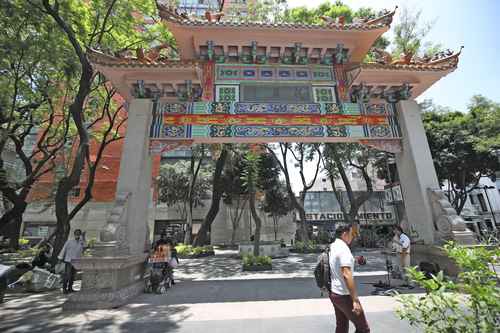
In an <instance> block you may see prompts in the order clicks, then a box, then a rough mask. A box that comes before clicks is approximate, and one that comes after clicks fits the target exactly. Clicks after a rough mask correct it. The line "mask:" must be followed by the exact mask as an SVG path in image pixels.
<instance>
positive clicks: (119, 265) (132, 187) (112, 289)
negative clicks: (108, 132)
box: [64, 99, 153, 310]
mask: <svg viewBox="0 0 500 333" xmlns="http://www.w3.org/2000/svg"><path fill="white" fill-rule="evenodd" d="M152 108H153V103H152V101H151V100H149V99H134V100H132V101H131V102H130V104H129V107H128V119H127V133H126V136H125V140H124V144H123V151H122V155H121V162H120V173H119V177H118V184H117V189H116V199H115V204H114V206H113V208H112V210H111V212H110V214H109V217H108V220H107V224H106V226H105V228H104V230H102V231H101V233H100V242H99V243H98V244H97V245H96V246H95V248H94V249H93V254H92V256H90V257H83V258H81V259H80V260H77V261H75V262H74V266H75V267H76V268H77V269H78V270H81V271H82V273H83V274H82V290H81V291H80V292H79V293H75V294H71V295H70V297H69V298H68V301H67V302H66V303H65V304H64V309H71V310H74V309H102V308H112V307H116V306H120V305H123V304H125V303H126V302H127V301H128V300H129V299H130V298H132V297H134V296H136V295H137V294H139V293H140V292H141V291H142V290H143V288H144V284H143V280H142V278H143V273H144V260H145V259H146V256H147V253H146V250H147V249H148V247H149V231H148V208H149V201H150V199H151V156H150V152H149V127H150V122H151V118H152V113H153V110H152Z"/></svg>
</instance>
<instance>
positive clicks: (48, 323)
mask: <svg viewBox="0 0 500 333" xmlns="http://www.w3.org/2000/svg"><path fill="white" fill-rule="evenodd" d="M315 258H316V255H307V256H300V255H297V256H292V257H291V258H290V262H291V264H292V265H293V262H295V261H300V262H305V263H309V262H310V261H315ZM313 259H314V260H313ZM199 260H200V261H191V260H183V261H182V262H181V266H180V267H179V269H178V270H177V271H178V272H177V273H178V274H177V278H178V279H179V278H181V277H182V278H181V279H179V282H178V283H177V284H176V285H175V286H174V288H172V289H170V290H169V291H168V292H167V294H166V295H154V294H143V295H140V296H139V297H137V298H136V299H134V300H133V301H132V302H131V303H130V304H128V305H127V306H124V307H121V308H119V309H111V310H94V311H80V312H63V311H62V310H61V304H62V303H63V302H64V296H63V295H61V294H59V293H58V292H52V293H42V294H22V295H13V294H9V295H7V299H6V301H7V302H6V303H5V304H2V305H0V331H1V332H9V333H11V332H16V333H17V332H30V333H31V332H55V333H58V332H64V333H66V332H70V333H71V332H75V333H76V332H91V331H93V332H134V333H137V332H175V333H188V332H189V333H190V332H204V331H206V332H211V333H212V332H217V333H219V332H220V333H226V332H227V333H229V332H231V333H233V332H251V333H264V332H266V333H267V332H272V333H276V332H278V331H279V332H280V333H282V332H294V333H302V332H304V333H305V332H333V331H334V320H335V318H334V315H333V308H332V305H331V303H330V301H329V300H328V299H327V298H326V297H321V295H320V292H319V290H318V288H317V287H316V286H315V283H314V280H313V278H312V277H311V276H308V277H296V276H294V274H298V273H297V271H296V270H295V271H294V270H292V269H291V268H290V267H289V268H287V267H286V264H285V263H282V269H281V272H280V273H279V274H276V275H275V276H272V275H271V274H270V275H268V276H267V277H265V278H262V277H258V276H252V275H251V274H250V275H247V276H246V277H247V278H243V277H242V276H240V277H239V278H234V277H233V278H232V276H231V274H229V273H227V274H226V275H228V276H225V277H224V276H220V275H221V274H222V273H221V270H223V266H224V265H222V264H221V263H218V264H217V265H218V267H219V269H211V267H210V265H209V264H208V263H209V262H210V261H212V262H213V261H217V260H220V261H222V262H226V265H227V266H231V267H232V266H233V264H234V263H233V262H232V261H230V260H228V258H227V257H225V256H224V255H222V256H220V257H219V258H210V259H208V258H207V259H205V262H204V263H205V265H203V260H201V259H199ZM238 262H239V261H238ZM310 264H312V262H310ZM183 266H184V269H182V267H183ZM299 266H301V267H303V268H302V269H299V270H298V271H299V273H300V274H304V275H306V273H309V274H311V272H310V267H307V265H306V264H304V265H303V264H300V265H299ZM195 268H196V270H195ZM204 268H205V270H204V271H202V273H200V271H199V269H201V270H203V269H204ZM287 270H290V274H291V276H289V277H286V271H287ZM190 271H191V272H192V274H191V275H190V273H189V272H190ZM238 271H239V270H237V269H235V272H234V274H236V275H238V274H239V273H238ZM245 273H246V272H245ZM200 274H202V275H203V276H201V275H200ZM259 274H262V273H259ZM300 274H299V275H300ZM380 278H381V277H380V275H375V276H359V277H358V278H357V282H358V287H359V290H360V294H361V295H363V296H362V297H361V301H362V304H363V306H364V309H365V312H366V314H367V317H368V320H369V322H370V325H371V328H372V332H375V333H378V332H381V333H384V332H418V331H416V330H412V329H410V328H409V326H408V324H407V323H405V322H402V321H400V320H399V319H397V318H396V316H395V315H394V311H393V310H394V308H395V307H396V306H397V301H396V300H395V299H394V298H392V297H388V296H370V292H371V291H372V289H373V288H372V286H371V285H370V283H371V282H376V281H378V280H379V279H380ZM353 331H354V330H353V329H352V330H351V332H353Z"/></svg>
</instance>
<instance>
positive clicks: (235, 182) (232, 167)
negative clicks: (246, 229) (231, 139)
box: [223, 149, 248, 245]
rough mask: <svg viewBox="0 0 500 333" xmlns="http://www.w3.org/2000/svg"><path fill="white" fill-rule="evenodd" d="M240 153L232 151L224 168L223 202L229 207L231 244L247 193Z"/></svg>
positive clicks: (244, 205)
mask: <svg viewBox="0 0 500 333" xmlns="http://www.w3.org/2000/svg"><path fill="white" fill-rule="evenodd" d="M242 157H243V156H242V154H236V153H234V149H233V154H231V156H230V157H229V158H228V161H227V163H226V168H225V170H224V183H225V185H224V197H223V201H224V203H225V204H226V205H227V206H228V207H229V217H230V219H231V227H232V231H231V244H233V245H234V243H235V240H236V232H237V230H238V228H239V226H240V221H241V218H242V216H243V212H244V211H245V207H246V205H247V203H248V193H247V192H246V188H245V186H244V185H243V181H242V179H241V174H242V171H243V158H242Z"/></svg>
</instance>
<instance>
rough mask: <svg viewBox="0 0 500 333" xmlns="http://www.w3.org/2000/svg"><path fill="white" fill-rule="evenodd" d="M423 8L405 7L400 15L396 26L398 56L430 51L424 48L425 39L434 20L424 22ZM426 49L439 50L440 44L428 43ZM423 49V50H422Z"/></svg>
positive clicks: (396, 50)
mask: <svg viewBox="0 0 500 333" xmlns="http://www.w3.org/2000/svg"><path fill="white" fill-rule="evenodd" d="M421 15H422V10H412V11H410V10H409V9H408V8H406V7H405V8H403V9H402V10H401V14H400V15H399V23H398V24H396V25H395V26H394V51H393V53H394V54H395V55H396V56H399V55H400V54H401V53H404V54H407V55H408V54H415V55H416V54H419V52H420V53H429V52H425V50H423V39H424V38H425V37H426V36H427V35H428V34H429V32H430V31H431V29H432V27H433V26H434V21H431V22H422V20H421ZM425 48H426V49H430V48H432V49H434V50H437V49H438V48H439V46H438V45H432V44H429V43H428V44H426V45H425ZM422 51H423V52H422Z"/></svg>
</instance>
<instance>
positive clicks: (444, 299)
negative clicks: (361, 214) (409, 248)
mask: <svg viewBox="0 0 500 333" xmlns="http://www.w3.org/2000/svg"><path fill="white" fill-rule="evenodd" d="M444 250H445V252H446V254H447V255H448V256H449V257H450V258H451V259H452V260H454V261H455V262H456V264H457V265H458V267H459V268H460V271H461V272H460V273H459V275H458V277H457V280H456V281H451V280H448V279H446V278H445V276H444V274H443V272H440V273H439V274H437V276H432V278H431V279H427V278H426V277H425V275H424V273H423V272H419V271H417V270H416V268H410V269H408V274H409V276H410V278H411V279H412V280H413V281H415V282H416V283H417V284H418V285H420V286H421V287H423V288H425V290H426V291H427V293H426V295H424V296H415V295H410V296H399V297H398V301H399V302H401V303H402V305H403V306H402V307H400V308H398V309H397V311H396V313H397V314H398V316H399V317H400V318H401V319H406V320H408V321H409V322H410V325H412V326H418V327H423V328H424V332H425V333H430V332H450V333H451V332H464V333H469V332H471V333H472V332H474V333H489V332H496V330H497V329H498V327H500V287H499V282H500V281H499V278H498V276H497V273H496V272H495V271H494V269H492V268H491V267H493V266H492V265H494V264H497V265H498V263H499V260H500V248H496V249H493V250H487V249H485V248H482V247H478V248H470V247H464V246H456V245H454V244H452V243H449V244H447V245H445V246H444Z"/></svg>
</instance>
